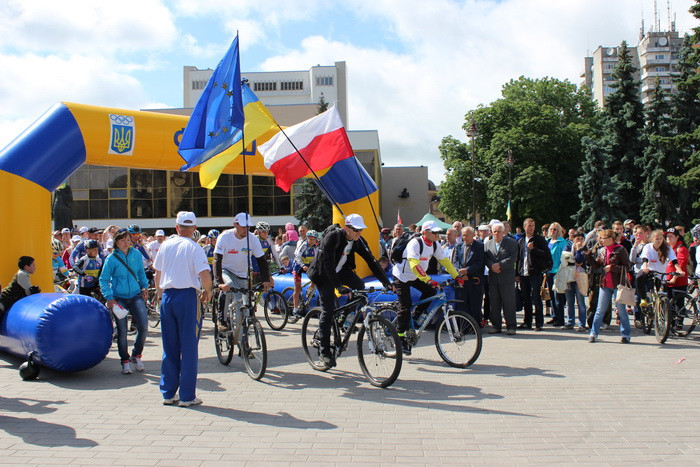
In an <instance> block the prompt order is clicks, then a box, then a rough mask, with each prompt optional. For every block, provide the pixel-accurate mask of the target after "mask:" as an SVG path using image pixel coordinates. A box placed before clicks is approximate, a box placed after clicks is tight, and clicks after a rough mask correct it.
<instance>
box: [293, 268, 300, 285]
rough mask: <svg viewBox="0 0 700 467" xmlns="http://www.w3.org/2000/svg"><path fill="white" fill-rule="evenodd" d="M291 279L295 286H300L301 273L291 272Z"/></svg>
mask: <svg viewBox="0 0 700 467" xmlns="http://www.w3.org/2000/svg"><path fill="white" fill-rule="evenodd" d="M292 278H293V279H294V283H295V284H301V271H294V270H293V271H292Z"/></svg>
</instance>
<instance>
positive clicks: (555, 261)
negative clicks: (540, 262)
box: [548, 237, 569, 274]
mask: <svg viewBox="0 0 700 467" xmlns="http://www.w3.org/2000/svg"><path fill="white" fill-rule="evenodd" d="M548 245H549V251H551V252H552V269H550V270H549V272H551V273H552V274H556V273H557V271H558V270H559V264H560V263H561V254H562V252H563V251H564V248H566V247H567V246H568V245H569V241H568V240H566V239H565V238H564V237H559V238H557V241H556V242H554V243H552V242H551V240H550V241H549V242H548Z"/></svg>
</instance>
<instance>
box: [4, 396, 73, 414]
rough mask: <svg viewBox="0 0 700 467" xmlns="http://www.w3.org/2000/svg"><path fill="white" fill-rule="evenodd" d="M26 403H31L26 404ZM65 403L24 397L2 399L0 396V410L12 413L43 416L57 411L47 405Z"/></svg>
mask: <svg viewBox="0 0 700 467" xmlns="http://www.w3.org/2000/svg"><path fill="white" fill-rule="evenodd" d="M27 402H32V403H31V404H28V403H27ZM65 403H66V402H65V401H42V400H38V399H29V398H26V397H3V396H0V410H7V411H13V412H23V413H34V414H45V413H51V412H55V411H56V410H58V409H57V408H55V407H48V406H49V405H62V404H65Z"/></svg>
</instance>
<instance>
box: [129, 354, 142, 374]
mask: <svg viewBox="0 0 700 467" xmlns="http://www.w3.org/2000/svg"><path fill="white" fill-rule="evenodd" d="M131 362H132V363H133V364H134V366H135V367H136V369H137V370H138V371H143V362H142V361H141V357H131Z"/></svg>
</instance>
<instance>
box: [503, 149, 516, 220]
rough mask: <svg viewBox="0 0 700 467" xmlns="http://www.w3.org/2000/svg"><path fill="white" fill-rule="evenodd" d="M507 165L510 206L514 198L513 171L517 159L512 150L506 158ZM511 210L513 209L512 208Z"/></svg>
mask: <svg viewBox="0 0 700 467" xmlns="http://www.w3.org/2000/svg"><path fill="white" fill-rule="evenodd" d="M505 164H506V167H508V205H509V206H510V201H511V199H512V198H513V177H512V170H513V165H514V164H515V159H514V158H513V151H512V150H511V149H509V150H508V155H507V156H506V161H505ZM511 209H512V207H511Z"/></svg>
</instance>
